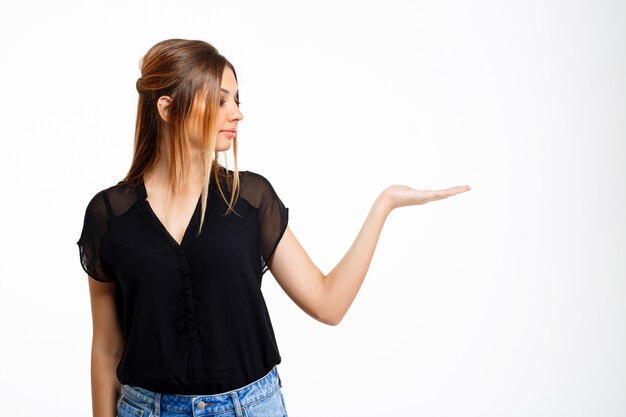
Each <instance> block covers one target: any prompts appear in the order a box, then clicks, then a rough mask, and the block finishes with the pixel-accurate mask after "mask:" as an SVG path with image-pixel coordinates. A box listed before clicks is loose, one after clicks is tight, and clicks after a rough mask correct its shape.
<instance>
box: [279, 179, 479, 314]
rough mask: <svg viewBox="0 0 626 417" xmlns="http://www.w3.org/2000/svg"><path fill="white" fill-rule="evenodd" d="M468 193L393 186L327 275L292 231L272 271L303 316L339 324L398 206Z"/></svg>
mask: <svg viewBox="0 0 626 417" xmlns="http://www.w3.org/2000/svg"><path fill="white" fill-rule="evenodd" d="M469 189H470V187H469V186H467V185H464V186H458V187H452V188H447V189H444V190H435V191H432V190H414V189H412V188H410V187H407V186H404V185H392V186H390V187H388V188H387V189H385V190H384V191H383V192H382V193H381V194H380V195H379V196H378V198H376V200H375V201H374V204H373V205H372V207H371V209H370V211H369V214H368V216H367V218H366V219H365V222H364V223H363V226H362V227H361V230H360V231H359V233H358V235H357V237H356V238H355V240H354V242H353V243H352V246H351V247H350V249H348V252H347V253H346V254H345V255H344V257H343V258H342V259H341V260H340V261H339V263H338V264H337V266H335V268H333V270H332V271H330V273H329V274H328V275H327V276H324V274H323V273H322V272H321V271H320V269H319V268H318V267H317V266H316V265H315V264H314V263H313V261H312V260H311V258H309V256H308V254H307V253H306V251H305V250H304V248H303V247H302V246H301V245H300V243H299V242H298V240H297V239H296V237H295V236H294V234H293V233H292V232H291V229H290V228H289V227H287V229H286V230H285V233H284V235H283V237H282V238H281V240H280V242H279V243H278V246H277V247H276V249H275V251H274V254H273V255H272V258H271V259H270V261H269V263H268V267H269V269H270V271H271V272H272V275H273V276H274V278H276V281H277V282H278V284H279V285H280V286H281V288H282V289H283V290H284V291H285V292H286V293H287V295H288V296H289V298H291V299H292V300H293V301H294V303H296V305H298V306H299V307H300V308H301V309H302V310H303V311H304V312H306V313H307V314H309V315H310V316H311V317H313V318H315V319H316V320H318V321H320V322H322V323H325V324H328V325H331V326H336V325H337V324H339V322H341V320H342V319H343V317H344V316H345V314H346V312H347V311H348V309H349V308H350V305H351V304H352V302H353V301H354V299H355V297H356V295H357V293H358V291H359V289H360V288H361V285H362V284H363V280H364V279H365V275H366V274H367V270H368V269H369V266H370V263H371V261H372V257H373V256H374V250H375V249H376V245H377V243H378V239H379V237H380V233H381V232H382V229H383V225H384V224H385V220H386V218H387V216H388V215H389V213H391V211H392V210H393V209H394V208H398V207H403V206H409V205H419V204H425V203H428V202H430V201H435V200H441V199H443V198H447V197H450V196H453V195H456V194H459V193H462V192H465V191H468V190H469Z"/></svg>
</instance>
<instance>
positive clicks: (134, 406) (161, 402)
mask: <svg viewBox="0 0 626 417" xmlns="http://www.w3.org/2000/svg"><path fill="white" fill-rule="evenodd" d="M281 388H282V382H281V380H280V376H279V375H278V370H277V369H276V366H274V368H272V370H271V371H270V372H268V373H267V375H265V376H264V377H262V378H261V379H258V380H256V381H255V382H252V383H250V384H248V385H246V386H245V387H242V388H238V389H235V390H232V391H228V392H223V393H221V394H212V395H177V394H161V393H157V392H152V391H148V390H147V389H145V388H141V387H137V386H134V385H122V391H121V392H120V395H119V397H118V399H117V417H204V416H206V417H208V416H219V417H287V409H286V407H285V399H284V397H283V393H282V391H281Z"/></svg>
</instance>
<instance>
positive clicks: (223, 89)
mask: <svg viewBox="0 0 626 417" xmlns="http://www.w3.org/2000/svg"><path fill="white" fill-rule="evenodd" d="M221 90H222V91H223V92H224V93H226V94H230V91H228V90H227V89H225V88H222V89H221ZM237 92H239V90H237Z"/></svg>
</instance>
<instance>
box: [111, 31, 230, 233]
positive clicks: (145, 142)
mask: <svg viewBox="0 0 626 417" xmlns="http://www.w3.org/2000/svg"><path fill="white" fill-rule="evenodd" d="M225 66H228V67H229V68H230V69H231V70H232V71H233V74H235V79H237V73H236V72H235V68H234V67H233V65H232V64H231V63H230V62H229V61H228V60H227V59H226V58H224V57H223V56H222V55H220V54H219V52H218V51H217V49H216V48H215V47H213V46H212V45H210V44H209V43H207V42H204V41H200V40H186V39H168V40H164V41H161V42H159V43H157V44H156V45H154V46H153V47H152V48H150V49H149V50H148V52H147V53H146V55H145V56H144V57H143V59H142V60H141V63H140V67H141V77H140V78H139V79H138V80H137V92H138V93H139V103H138V106H137V122H136V126H135V145H134V154H133V161H132V164H131V167H130V169H129V171H128V173H127V174H126V177H125V178H124V179H123V180H122V181H121V182H128V183H138V182H140V181H142V180H143V176H144V174H146V173H148V172H150V171H151V170H152V169H153V168H154V166H155V165H156V163H157V162H158V160H159V158H161V154H160V153H161V147H160V144H159V138H160V131H161V129H168V131H169V132H168V133H169V139H170V143H169V144H168V145H169V146H167V147H166V149H167V148H169V157H170V158H169V159H170V176H169V177H170V182H169V186H170V187H171V188H174V189H180V186H181V185H182V184H183V183H185V182H186V180H187V178H188V175H189V169H188V166H189V164H188V161H189V158H190V155H189V152H188V150H189V145H190V142H189V135H188V132H187V121H188V119H189V117H190V116H191V113H192V112H191V111H192V108H193V105H194V103H195V102H197V103H198V105H199V106H198V107H197V108H198V109H200V110H199V111H200V113H199V116H200V118H201V120H202V121H203V125H202V130H201V137H202V145H201V146H202V157H203V160H204V162H205V170H204V172H205V175H204V186H203V189H202V217H201V219H200V229H199V230H198V234H199V233H200V230H201V229H202V224H203V222H204V214H205V211H206V205H207V199H208V195H209V193H208V187H209V184H210V182H211V176H212V177H213V179H214V180H215V184H216V185H217V187H218V189H219V191H220V194H221V195H222V198H223V199H224V201H226V203H227V204H228V210H227V211H226V214H228V211H229V210H233V205H234V202H235V200H236V199H237V197H238V195H239V171H238V169H237V136H235V137H234V138H233V140H232V147H233V155H234V164H235V166H234V171H233V173H234V175H232V179H231V178H230V176H229V175H228V170H227V169H225V168H224V167H222V166H220V165H219V162H218V151H216V150H215V141H216V137H217V133H218V132H217V129H218V126H217V109H218V106H219V100H220V88H221V83H222V74H223V72H224V68H225ZM161 96H169V97H171V98H172V101H171V104H170V106H169V119H168V123H163V122H162V121H161V117H160V115H159V111H158V108H157V101H158V99H159V97H161ZM202 101H204V102H205V105H204V106H200V103H201V102H202ZM221 178H222V179H226V185H227V187H228V188H229V189H230V191H231V199H230V202H228V201H227V198H226V196H225V195H224V192H223V190H222V187H221V185H220V179H221ZM231 180H232V184H231ZM231 185H232V187H231Z"/></svg>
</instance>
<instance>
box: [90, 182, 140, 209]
mask: <svg viewBox="0 0 626 417" xmlns="http://www.w3.org/2000/svg"><path fill="white" fill-rule="evenodd" d="M140 195H141V187H140V184H139V183H135V184H132V183H129V182H127V181H125V180H121V181H118V182H117V183H116V184H113V185H110V186H108V187H106V188H102V189H100V190H99V191H97V192H96V193H95V194H93V195H92V197H91V198H90V200H89V202H88V204H87V210H89V211H102V210H106V211H107V212H108V213H109V214H110V215H114V216H119V215H121V214H123V213H124V212H126V211H127V210H128V209H129V208H130V207H132V206H133V205H134V204H135V203H136V202H137V201H139V199H140Z"/></svg>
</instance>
